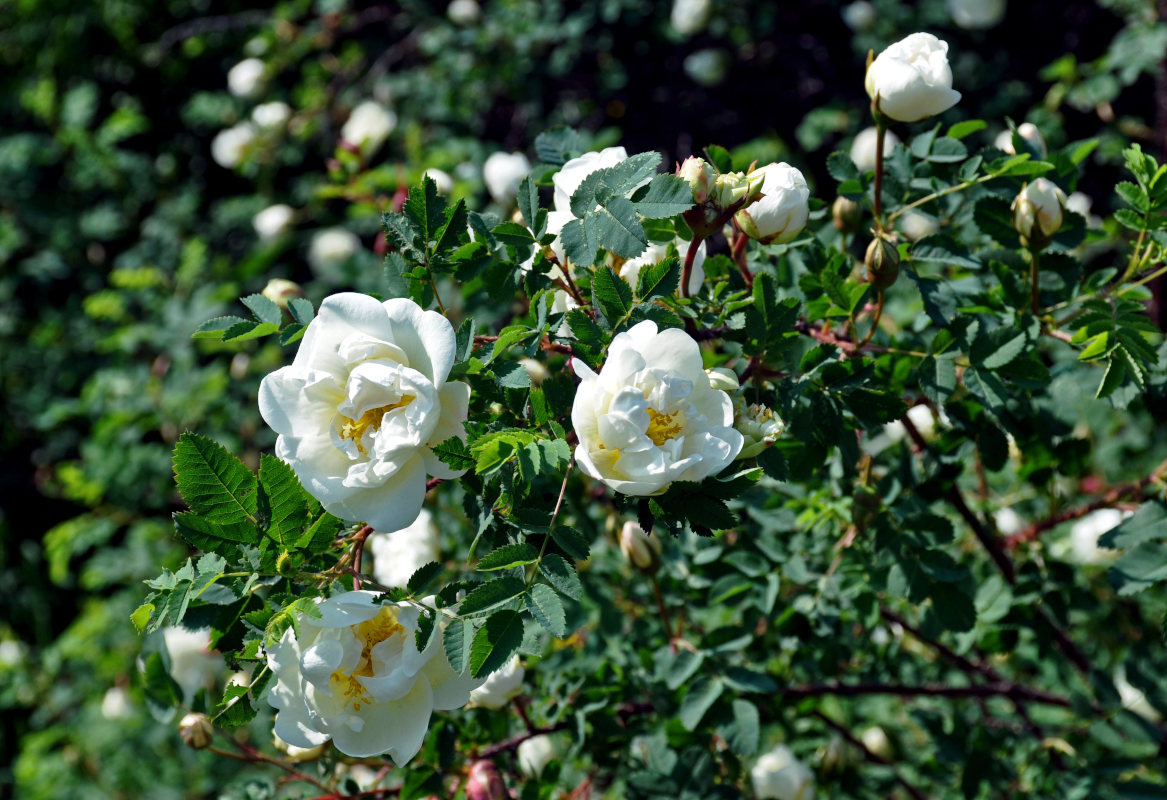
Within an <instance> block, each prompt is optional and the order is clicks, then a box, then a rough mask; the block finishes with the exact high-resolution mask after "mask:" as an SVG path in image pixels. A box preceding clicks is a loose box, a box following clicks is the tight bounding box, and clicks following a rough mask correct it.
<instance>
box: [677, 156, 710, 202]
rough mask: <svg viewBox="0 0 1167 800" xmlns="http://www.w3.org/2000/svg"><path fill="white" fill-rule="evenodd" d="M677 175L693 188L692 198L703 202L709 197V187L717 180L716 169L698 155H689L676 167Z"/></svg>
mask: <svg viewBox="0 0 1167 800" xmlns="http://www.w3.org/2000/svg"><path fill="white" fill-rule="evenodd" d="M677 177H678V178H680V179H682V180H683V181H685V182H686V183H688V184H689V186H691V187H692V188H693V200H694V201H695V202H697V203H704V202H706V201H707V200H708V199H709V192H710V189H711V188H712V187H713V185H714V183H715V182H716V181H717V170H715V169H714V168H713V165H711V164H710V163H709V162H707V161H706V160H705V159H703V158H701V157H699V156H689V157H688V158H686V159H685V160H684V161H683V162H682V163H681V166H679V167H677Z"/></svg>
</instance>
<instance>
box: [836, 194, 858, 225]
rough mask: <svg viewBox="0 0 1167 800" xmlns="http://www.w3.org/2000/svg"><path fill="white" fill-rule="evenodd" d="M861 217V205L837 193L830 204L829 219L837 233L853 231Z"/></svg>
mask: <svg viewBox="0 0 1167 800" xmlns="http://www.w3.org/2000/svg"><path fill="white" fill-rule="evenodd" d="M862 219H863V206H861V205H859V204H858V203H856V202H855V201H854V200H851V199H850V198H847V197H843V196H842V195H839V196H838V197H836V198H835V202H834V205H832V206H831V221H832V222H834V225H835V230H837V231H838V232H839V233H854V232H855V231H857V230H858V229H859V223H860V221H861V220H862Z"/></svg>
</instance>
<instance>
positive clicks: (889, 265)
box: [863, 234, 900, 289]
mask: <svg viewBox="0 0 1167 800" xmlns="http://www.w3.org/2000/svg"><path fill="white" fill-rule="evenodd" d="M863 263H864V264H865V265H866V267H867V280H869V281H871V284H872V285H873V286H875V287H876V288H877V289H886V288H887V287H889V286H891V285H892V284H893V283H895V282H896V278H898V277H899V276H900V253H899V250H897V249H896V244H895V240H894V239H892V238H891V237H889V236H887V235H886V234H881V235H879V236H876V237H875V238H874V239H872V240H871V244H869V245H867V255H866V256H865V257H864V259H863Z"/></svg>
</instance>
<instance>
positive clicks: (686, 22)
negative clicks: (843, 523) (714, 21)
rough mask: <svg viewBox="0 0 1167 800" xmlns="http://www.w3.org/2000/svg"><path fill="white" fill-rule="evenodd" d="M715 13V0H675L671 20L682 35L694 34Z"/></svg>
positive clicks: (670, 14)
mask: <svg viewBox="0 0 1167 800" xmlns="http://www.w3.org/2000/svg"><path fill="white" fill-rule="evenodd" d="M712 14H713V0H673V9H672V11H671V12H670V13H669V22H671V23H672V25H673V30H675V31H676V32H677V33H679V34H681V35H682V36H692V35H693V34H694V33H697V32H698V31H700V30H701V29H702V28H704V27H705V25H706V23H708V22H709V17H710V16H712Z"/></svg>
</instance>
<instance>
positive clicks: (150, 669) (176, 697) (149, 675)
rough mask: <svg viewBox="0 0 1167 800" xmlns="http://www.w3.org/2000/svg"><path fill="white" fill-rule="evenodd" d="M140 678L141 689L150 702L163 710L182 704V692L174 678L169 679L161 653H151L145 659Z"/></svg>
mask: <svg viewBox="0 0 1167 800" xmlns="http://www.w3.org/2000/svg"><path fill="white" fill-rule="evenodd" d="M142 678H143V680H142V687H143V688H144V689H145V690H146V697H148V698H149V699H150V701H151V702H153V703H156V704H157V705H160V706H162V707H163V708H170V707H171V706H174V705H177V704H178V703H180V702H182V690H181V689H180V688H179V687H178V684H177V683H175V681H174V678H172V677H170V672H169V671H167V669H166V664H165V663H163V660H162V654H161V653H151V654H150V655H149V656H147V657H146V664H145V667H144V669H143V671H142Z"/></svg>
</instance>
